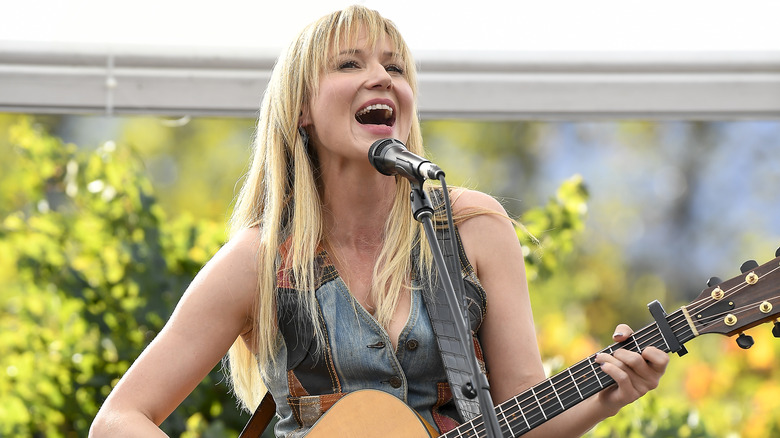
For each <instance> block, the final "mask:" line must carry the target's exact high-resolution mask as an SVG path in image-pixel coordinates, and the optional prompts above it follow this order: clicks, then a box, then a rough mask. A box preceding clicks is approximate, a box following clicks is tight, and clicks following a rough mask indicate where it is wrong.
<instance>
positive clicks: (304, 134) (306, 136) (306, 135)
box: [298, 126, 309, 149]
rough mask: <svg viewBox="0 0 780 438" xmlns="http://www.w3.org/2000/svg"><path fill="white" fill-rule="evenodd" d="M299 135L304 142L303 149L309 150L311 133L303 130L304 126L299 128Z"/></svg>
mask: <svg viewBox="0 0 780 438" xmlns="http://www.w3.org/2000/svg"><path fill="white" fill-rule="evenodd" d="M298 134H300V136H301V140H302V141H303V147H304V148H306V149H308V148H309V133H308V132H306V130H305V129H304V128H303V126H299V127H298Z"/></svg>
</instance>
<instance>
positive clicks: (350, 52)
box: [339, 49, 403, 59]
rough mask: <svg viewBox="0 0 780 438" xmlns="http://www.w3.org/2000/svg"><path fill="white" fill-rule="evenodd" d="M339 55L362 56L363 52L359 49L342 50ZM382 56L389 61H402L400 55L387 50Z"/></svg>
mask: <svg viewBox="0 0 780 438" xmlns="http://www.w3.org/2000/svg"><path fill="white" fill-rule="evenodd" d="M339 55H363V51H362V50H360V49H344V50H342V51H340V52H339ZM382 55H383V56H385V57H388V58H391V59H403V57H401V54H400V53H398V52H392V51H389V50H388V51H386V52H383V53H382Z"/></svg>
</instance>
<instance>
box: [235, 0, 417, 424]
mask: <svg viewBox="0 0 780 438" xmlns="http://www.w3.org/2000/svg"><path fill="white" fill-rule="evenodd" d="M362 29H365V31H366V33H367V34H368V35H369V44H371V45H374V44H376V42H377V40H379V39H380V38H382V37H384V36H385V35H387V36H388V37H389V40H390V42H391V44H392V45H394V46H395V50H396V51H397V53H398V54H399V55H400V56H401V58H402V59H403V61H404V62H405V64H406V65H405V66H406V68H405V70H404V75H405V77H406V79H407V81H408V82H409V84H410V85H411V87H412V92H413V93H414V96H415V98H416V96H417V84H416V82H417V78H416V69H415V65H414V61H413V59H412V56H411V52H410V50H409V48H408V47H407V45H406V43H405V42H404V40H403V39H402V37H401V35H400V33H399V32H398V30H397V28H396V27H395V25H394V24H393V23H392V22H391V21H389V20H387V19H385V18H383V17H382V16H380V15H379V13H377V12H376V11H373V10H370V9H367V8H365V7H362V6H351V7H348V8H346V9H344V10H342V11H337V12H334V13H332V14H329V15H327V16H325V17H322V18H321V19H319V20H317V21H316V22H314V23H312V24H311V25H309V26H307V27H306V28H304V29H303V31H302V32H301V33H300V34H299V35H298V37H297V38H296V40H295V41H294V42H293V43H292V44H291V45H290V46H289V48H288V49H287V51H286V52H285V53H283V54H282V56H281V57H280V58H279V59H278V61H277V63H276V65H275V66H274V70H273V73H272V75H271V79H270V82H269V84H268V87H267V89H266V92H265V94H264V96H263V101H262V104H261V107H260V114H259V117H258V122H257V131H256V135H255V139H254V144H253V152H252V161H251V167H250V169H249V172H248V174H247V176H246V179H245V181H244V184H243V187H242V188H241V191H240V193H239V195H238V199H237V202H236V206H235V210H234V212H233V216H232V218H231V223H230V231H231V235H235V234H236V233H238V232H239V231H241V230H243V229H246V228H250V227H255V226H257V227H259V230H260V245H259V252H258V291H257V299H256V302H255V309H254V315H255V321H254V323H255V325H254V329H253V339H254V345H252V349H253V350H254V352H252V351H251V350H250V348H248V347H247V345H245V343H244V342H243V341H242V339H241V338H239V339H237V340H236V342H235V343H234V344H233V346H232V347H231V348H230V352H229V361H228V362H229V371H230V377H231V379H230V380H231V383H232V385H233V390H234V392H235V393H236V395H237V396H238V398H239V399H240V400H241V402H242V403H243V404H244V406H245V407H246V408H248V409H254V408H255V407H256V406H257V405H258V404H259V402H260V399H261V397H262V395H263V394H264V393H265V391H266V389H265V387H264V385H263V383H262V378H261V375H262V374H261V373H263V372H264V371H265V369H264V366H265V365H266V364H269V363H270V362H272V361H273V360H274V352H275V351H276V349H277V348H278V341H277V339H278V337H277V334H278V330H277V324H276V314H275V309H276V307H275V306H276V304H275V295H276V273H277V272H276V271H277V269H278V267H279V264H278V260H277V257H278V255H279V248H280V245H281V244H282V243H283V241H284V240H285V239H288V238H289V239H291V249H290V252H289V253H288V259H287V260H286V261H285V265H286V266H291V267H292V275H293V278H294V279H295V282H296V285H297V286H296V289H298V290H301V291H304V292H302V293H303V294H304V295H305V296H304V297H302V299H301V300H300V301H301V302H302V303H304V304H303V305H304V311H305V312H308V314H309V315H311V316H312V321H317V320H318V318H317V316H316V315H317V302H316V298H315V295H314V290H313V285H314V284H315V282H316V279H315V278H314V259H315V255H316V251H317V248H318V245H320V243H321V242H322V241H323V239H324V237H325V236H324V235H323V229H322V211H321V202H320V199H319V194H318V190H317V183H316V177H315V175H316V171H317V169H316V160H314V159H313V157H312V156H311V155H310V152H309V151H308V150H307V148H306V145H305V144H304V142H303V140H302V138H301V135H300V134H299V132H298V127H299V118H300V115H301V114H302V111H303V108H304V107H305V105H306V104H307V103H308V102H311V99H312V98H313V96H315V95H316V93H317V91H318V84H319V76H320V74H321V73H322V72H323V71H324V69H325V68H326V67H327V66H328V65H329V63H330V62H331V59H329V58H331V57H332V56H331V55H332V54H333V53H334V50H336V51H337V49H339V47H340V44H341V41H340V40H341V39H342V38H345V39H347V40H350V39H354V38H356V36H357V34H358V32H359V31H360V30H362ZM348 42H349V41H348ZM415 100H416V99H415ZM413 113H414V114H413V120H412V127H411V131H410V135H409V138H408V139H402V140H403V141H404V142H405V143H406V145H407V147H408V148H409V150H410V151H412V152H414V153H416V154H418V155H423V146H422V135H421V132H420V126H419V120H418V117H417V112H416V109H415V111H414V112H413ZM396 182H397V184H396V187H397V188H396V192H395V198H394V202H393V206H392V211H391V214H390V215H389V218H388V221H387V222H386V224H385V242H386V243H385V244H384V246H383V248H382V250H381V252H380V255H379V258H378V260H377V263H376V265H375V267H374V276H373V284H372V293H376V294H377V296H374V297H373V299H374V302H375V303H377V310H376V314H375V316H376V318H377V320H378V321H379V323H380V324H382V325H384V326H387V324H388V323H389V321H390V317H391V315H392V313H393V310H394V309H395V307H396V305H397V303H398V300H399V296H400V293H401V290H402V289H403V288H404V287H406V284H407V279H408V275H409V272H410V271H411V269H412V266H411V264H412V262H411V259H410V254H411V251H412V248H413V247H414V246H415V244H417V242H416V239H419V236H420V235H421V233H420V228H419V224H417V223H416V222H415V221H414V220H413V218H412V213H411V207H410V205H409V191H410V187H409V183H408V181H406V180H405V179H403V178H397V179H396ZM420 247H421V248H422V247H426V245H420ZM430 259H431V257H430V254H429V253H428V251H426V250H425V249H424V248H423V250H422V254H421V257H420V260H421V262H420V264H421V265H422V266H421V269H423V271H424V272H427V273H430V272H431V269H432V268H431V261H430ZM423 271H421V272H423ZM373 291H379V292H373ZM314 326H315V330H316V331H317V332H318V333H316V335H317V337H318V339H322V338H321V337H322V333H319V325H318V324H314Z"/></svg>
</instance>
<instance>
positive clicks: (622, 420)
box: [0, 115, 780, 438]
mask: <svg viewBox="0 0 780 438" xmlns="http://www.w3.org/2000/svg"><path fill="white" fill-rule="evenodd" d="M39 121H43V122H45V123H44V124H48V122H49V120H47V119H46V118H36V119H33V118H31V117H25V116H9V115H0V153H3V155H4V159H3V160H0V172H2V177H1V178H0V289H1V290H2V293H0V436H50V437H59V436H86V432H87V429H88V427H89V423H90V422H91V420H92V418H93V416H94V415H95V413H96V412H97V409H98V408H99V406H100V404H101V403H102V400H103V399H104V398H105V396H106V395H107V394H108V392H109V391H110V389H111V388H112V386H113V385H114V384H116V382H117V380H118V379H119V377H120V376H121V375H122V373H124V372H125V371H126V370H127V368H128V367H129V366H130V364H131V363H132V362H133V360H134V359H135V358H136V357H137V356H138V355H139V354H140V352H141V351H142V350H143V348H144V347H145V346H146V345H147V344H148V343H149V342H150V341H151V339H152V338H153V337H154V336H155V334H156V333H157V332H158V331H159V330H160V328H161V327H162V325H163V323H164V321H165V320H166V319H167V318H168V316H169V315H170V313H171V311H172V309H173V307H174V305H175V303H176V301H177V300H178V299H179V297H180V295H181V294H182V293H183V291H184V289H185V288H186V286H187V285H188V283H189V282H190V281H191V279H192V278H193V277H194V275H195V273H196V272H197V271H198V270H199V269H200V268H201V266H202V265H203V264H204V263H205V262H206V260H208V258H210V257H211V255H212V254H214V252H216V250H217V249H218V248H219V246H220V245H221V244H222V243H223V241H224V239H225V234H224V228H225V227H224V218H225V217H226V215H227V214H226V210H227V209H228V203H229V200H230V198H231V197H232V193H233V190H234V187H235V180H236V179H237V178H238V173H240V171H241V169H243V167H244V165H245V164H244V163H245V161H246V144H245V142H246V139H247V138H248V135H246V132H244V131H245V130H246V126H247V125H246V122H243V121H239V122H229V121H216V122H214V121H212V122H211V123H210V124H198V123H194V122H193V123H191V126H188V128H187V129H186V130H177V131H176V132H170V131H167V130H166V129H162V128H161V126H163V127H164V124H160V123H159V122H158V121H155V120H153V119H148V118H133V119H131V120H128V121H126V124H125V125H124V128H123V129H125V130H126V131H125V133H124V134H123V135H122V137H121V139H119V140H117V141H116V142H110V141H109V142H102V143H101V144H100V145H98V146H96V147H91V146H90V145H80V147H77V146H75V145H73V144H65V143H63V142H62V141H61V140H59V139H57V138H56V137H54V136H51V135H49V134H47V130H46V129H45V128H43V127H42V125H41V124H40V123H38V122H39ZM631 126H634V127H637V126H638V127H641V125H637V124H634V125H631ZM423 128H424V133H425V135H426V144H429V145H432V146H433V147H434V148H436V144H437V142H438V143H440V144H445V143H446V144H451V143H460V144H467V145H471V146H470V149H469V147H466V148H465V152H464V154H466V155H468V154H469V153H471V154H473V156H479V157H481V158H480V160H482V161H479V160H476V161H475V160H471V159H469V160H467V161H468V162H469V163H476V164H475V166H476V168H471V167H466V166H459V165H457V164H458V163H457V162H454V161H453V162H451V163H450V164H449V165H447V164H445V162H446V161H447V160H455V159H456V158H454V157H457V156H459V155H460V154H450V156H448V157H446V158H445V157H444V156H443V155H442V152H441V150H440V149H439V150H438V151H435V152H436V154H439V155H437V162H438V163H439V164H440V165H442V166H444V167H446V168H447V169H455V170H454V171H451V172H448V179H450V175H452V180H453V182H454V183H456V184H460V185H471V186H476V187H477V188H479V189H482V190H485V191H488V192H492V193H496V192H498V193H513V192H515V191H516V190H517V189H516V188H515V187H504V188H501V187H496V186H490V184H491V182H490V181H491V179H489V178H487V177H485V178H484V179H483V180H479V179H478V178H479V177H480V176H482V175H486V174H488V173H489V171H485V169H490V171H493V170H496V169H498V170H499V171H500V172H505V173H507V174H511V173H512V172H517V171H518V169H522V170H523V172H526V171H527V174H528V175H532V169H533V167H534V166H533V163H534V155H535V154H536V153H537V151H536V150H535V149H534V147H533V146H530V147H520V146H518V144H531V145H533V144H534V143H535V142H534V139H535V138H536V137H538V136H539V135H540V132H543V131H544V130H545V129H547V128H545V127H543V126H539V125H535V124H523V125H517V124H511V123H502V124H494V125H493V126H492V129H486V128H485V127H484V126H482V125H481V124H478V123H474V124H469V123H459V124H450V125H447V124H446V123H445V122H427V123H425V124H424V126H423ZM236 131H239V133H238V134H236ZM445 132H446V133H449V134H453V135H457V137H458V138H459V139H460V140H461V141H459V142H449V141H446V139H442V137H440V136H441V135H443V133H445ZM507 138H510V139H512V143H510V142H508V141H505V139H507ZM166 143H176V144H186V145H187V147H186V148H182V147H179V148H178V149H170V148H167V149H166V147H165V144H166ZM209 143H210V144H211V145H213V144H217V145H219V147H216V148H214V147H212V149H215V150H213V151H211V152H206V151H207V149H208V148H209ZM518 151H521V152H518ZM207 154H210V155H207ZM518 154H519V155H520V158H521V159H518V158H517V155H518ZM171 157H172V158H171ZM440 158H441V159H440ZM155 163H156V164H155ZM160 163H162V164H160ZM166 163H168V164H166ZM170 163H174V165H175V166H174V168H175V169H177V172H178V178H179V179H180V180H181V181H183V183H182V184H181V186H178V187H177V188H175V189H170V187H165V184H166V181H165V175H166V171H165V170H164V169H166V166H169V167H170ZM187 163H189V164H187ZM176 166H180V167H176ZM161 168H162V169H163V171H162V172H161V171H160V169H161ZM155 175H156V176H155ZM470 175H477V176H470ZM525 178H531V176H525ZM475 179H476V180H475ZM160 187H164V188H165V189H166V190H160ZM588 201H589V190H588V188H587V187H586V183H585V181H583V178H582V177H580V176H578V175H573V176H571V177H570V178H568V179H565V180H563V181H561V182H560V185H559V186H558V188H557V190H555V192H554V193H553V194H552V196H550V197H549V199H547V200H546V201H545V200H533V201H531V202H529V201H527V200H526V201H525V202H524V203H522V204H521V203H520V202H519V201H517V200H509V204H510V205H508V210H509V211H510V212H512V213H513V214H514V215H516V216H517V217H518V218H519V220H520V222H521V223H522V224H523V225H524V226H525V227H526V228H527V232H526V230H523V229H518V237H519V238H520V239H521V241H522V242H523V244H524V248H525V249H526V254H525V255H526V268H527V272H528V277H529V281H530V284H531V298H532V302H533V306H534V315H535V319H536V326H537V336H538V342H539V345H540V348H541V351H542V355H543V358H544V359H545V367H546V368H547V371H548V372H549V373H555V372H558V371H561V370H563V369H565V368H566V367H567V366H569V365H570V364H572V363H575V362H577V361H579V360H580V359H582V358H583V357H586V356H588V355H590V354H592V353H594V352H595V351H598V350H600V349H601V348H602V347H604V346H605V345H607V344H609V343H611V338H610V335H611V333H612V330H613V329H614V326H615V324H617V323H618V322H627V323H629V324H631V325H632V326H634V327H635V328H638V327H641V326H643V325H645V324H646V323H648V322H649V321H650V317H649V314H648V313H647V309H646V307H645V304H646V303H647V302H650V301H652V300H654V299H658V300H660V301H661V302H663V303H664V304H665V305H666V306H667V311H671V310H673V308H671V309H670V308H669V307H672V306H673V305H678V304H679V305H681V304H686V303H684V302H683V303H674V302H669V301H670V296H671V294H670V293H669V291H668V286H667V283H666V281H664V279H663V278H661V277H660V276H658V275H655V274H652V273H642V274H641V275H630V273H629V272H628V270H627V269H626V266H625V263H624V260H623V257H622V256H621V254H620V253H619V251H618V249H616V248H615V247H614V245H610V244H608V243H605V244H588V245H586V244H585V242H586V240H585V238H584V236H585V233H583V231H584V230H585V224H586V220H587V217H588ZM529 205H538V206H536V207H533V208H529ZM182 211H190V212H195V213H190V214H188V213H182ZM196 217H197V219H196ZM531 236H533V237H531ZM751 334H753V336H754V337H756V345H755V346H754V347H753V348H752V349H750V350H748V351H743V350H739V349H738V348H737V347H736V346H735V345H734V343H733V341H732V340H731V339H721V338H719V337H712V338H710V337H705V338H703V339H697V340H694V341H693V342H691V343H690V344H689V345H688V349H689V350H690V352H691V354H689V355H687V356H685V357H684V358H682V359H678V358H677V357H676V356H675V357H673V358H672V361H671V363H670V366H669V369H668V371H667V375H666V376H665V378H664V380H663V381H662V384H661V386H660V387H659V388H658V389H657V390H656V391H654V392H652V393H651V394H649V395H648V396H646V397H644V398H642V399H641V400H639V401H638V402H636V403H634V404H632V405H630V406H627V407H626V408H624V409H623V410H622V411H621V413H619V414H618V415H616V416H615V417H613V418H610V419H607V420H606V421H604V422H602V423H601V424H599V425H598V426H596V427H595V428H594V429H593V430H592V431H591V432H589V434H588V436H591V437H615V438H617V437H621V438H622V437H657V438H660V437H670V436H680V437H745V438H750V437H764V436H774V435H778V434H780V399H778V397H777V396H776V395H777V394H778V393H780V370H777V367H776V366H775V364H776V363H778V356H780V354H779V353H778V351H777V349H776V348H775V347H774V345H775V343H774V340H773V339H772V338H771V334H769V332H768V330H759V329H758V328H757V329H756V330H755V332H754V333H751ZM222 379H223V377H222V375H221V373H220V372H219V370H218V369H215V370H213V371H212V373H211V374H210V375H209V377H208V378H207V379H206V380H205V381H204V382H203V383H202V384H201V385H200V386H199V387H198V388H197V389H196V390H195V391H194V392H193V394H192V395H191V396H190V397H188V398H187V400H186V401H185V402H184V403H183V404H182V406H181V407H180V408H179V409H177V410H176V411H175V412H174V413H173V414H172V415H171V416H170V417H169V418H168V420H166V421H165V423H163V428H164V430H165V431H166V432H168V433H169V434H171V435H174V436H184V437H196V436H203V437H218V436H219V437H221V436H236V435H237V433H238V431H239V430H240V429H241V428H242V427H243V424H244V423H245V422H246V421H247V420H248V416H247V415H246V414H244V415H243V416H242V415H240V414H239V413H238V412H237V409H236V408H235V402H234V400H232V398H231V396H230V394H229V393H228V389H227V388H226V385H225V384H224V383H223V382H222Z"/></svg>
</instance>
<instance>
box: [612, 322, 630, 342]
mask: <svg viewBox="0 0 780 438" xmlns="http://www.w3.org/2000/svg"><path fill="white" fill-rule="evenodd" d="M633 334H634V330H633V329H632V328H631V327H629V326H628V325H627V324H618V325H617V327H615V333H614V334H613V335H612V339H614V340H615V341H617V342H622V341H625V340H626V339H628V338H629V337H630V336H631V335H633Z"/></svg>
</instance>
